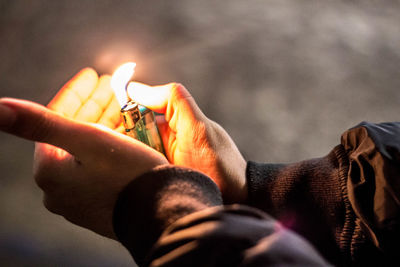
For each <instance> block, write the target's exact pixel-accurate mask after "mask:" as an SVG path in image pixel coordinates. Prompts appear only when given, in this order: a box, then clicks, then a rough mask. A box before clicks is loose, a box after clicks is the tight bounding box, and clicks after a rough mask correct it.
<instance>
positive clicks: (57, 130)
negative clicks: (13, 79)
mask: <svg viewBox="0 0 400 267" xmlns="http://www.w3.org/2000/svg"><path fill="white" fill-rule="evenodd" d="M0 114H1V115H0V128H1V130H2V131H4V132H8V133H11V134H14V135H16V136H19V137H22V138H25V139H28V140H32V141H37V142H43V143H47V144H51V145H54V146H57V147H59V148H62V149H64V150H66V151H68V152H69V153H71V154H73V155H78V157H79V155H80V154H85V153H84V150H85V148H84V146H83V145H82V144H85V143H87V142H91V140H90V138H92V136H91V137H90V138H89V137H88V136H87V135H85V134H84V130H85V129H86V128H85V127H86V125H85V124H82V123H78V122H75V121H73V120H71V119H68V118H66V117H63V116H61V115H59V114H58V113H55V112H54V111H51V110H49V109H47V108H45V107H44V106H41V105H39V104H36V103H33V102H30V101H25V100H18V99H11V98H3V99H0Z"/></svg>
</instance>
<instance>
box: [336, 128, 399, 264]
mask: <svg viewBox="0 0 400 267" xmlns="http://www.w3.org/2000/svg"><path fill="white" fill-rule="evenodd" d="M342 144H343V146H344V149H345V150H346V151H347V154H348V155H349V175H348V180H347V188H348V196H349V200H350V203H351V206H352V208H353V210H354V212H355V214H356V215H357V219H356V225H357V226H358V227H359V228H360V230H359V231H360V232H362V234H364V235H365V236H367V238H368V239H369V240H370V241H371V242H373V244H374V245H375V246H376V247H378V248H380V249H381V250H382V251H383V252H384V255H385V257H386V258H389V259H390V260H391V261H393V262H394V261H397V264H398V265H400V260H399V257H398V251H399V249H398V240H400V123H381V124H371V123H367V122H363V123H361V124H359V125H358V126H356V127H355V128H353V129H351V130H349V131H347V132H346V133H344V134H343V135H342ZM362 245H363V244H362V243H360V244H358V243H357V244H355V245H354V246H353V251H352V253H353V256H354V257H355V258H356V259H357V258H361V257H363V253H362V251H360V248H362Z"/></svg>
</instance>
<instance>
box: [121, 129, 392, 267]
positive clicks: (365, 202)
mask: <svg viewBox="0 0 400 267" xmlns="http://www.w3.org/2000/svg"><path fill="white" fill-rule="evenodd" d="M399 168H400V123H384V124H370V123H365V122H364V123H361V124H360V125H358V126H356V127H354V128H352V129H350V130H348V131H346V132H345V133H344V134H343V135H342V141H341V144H340V145H338V146H336V147H335V148H334V149H333V150H332V151H331V152H330V153H329V154H328V155H327V156H325V157H322V158H317V159H312V160H307V161H302V162H299V163H294V164H261V163H255V162H248V165H247V170H246V175H247V180H248V189H249V197H248V200H247V205H249V206H252V207H254V208H249V207H246V206H243V205H241V206H238V205H235V206H222V199H221V194H220V192H219V191H218V188H217V186H216V185H215V184H214V183H213V182H212V181H211V179H210V178H208V177H207V176H204V175H203V174H201V173H198V172H195V171H190V170H188V169H181V168H176V167H170V168H165V169H159V170H156V171H153V172H150V173H147V174H145V175H143V176H141V177H139V178H137V179H135V180H134V181H132V183H131V184H130V185H129V186H127V187H126V188H125V190H124V191H123V192H122V193H121V194H120V196H119V199H118V201H117V204H116V207H115V210H114V229H115V232H116V235H117V237H118V238H119V240H120V241H121V242H122V244H123V245H124V246H125V247H127V248H128V250H129V251H130V252H131V254H132V255H133V256H134V258H135V260H137V262H138V263H139V264H142V265H150V266H274V265H290V266H294V265H299V266H314V265H327V263H326V262H324V260H323V259H322V258H321V257H320V256H319V254H318V253H317V252H316V251H315V250H314V249H313V247H311V246H310V245H308V244H307V242H306V241H305V240H303V239H302V238H300V237H299V236H297V235H296V234H294V233H293V232H291V231H290V230H287V229H292V230H293V231H295V232H297V233H298V234H300V235H301V236H303V237H304V238H306V239H307V240H308V241H310V242H311V243H312V244H313V245H314V247H315V248H316V249H317V250H318V251H319V253H321V254H322V256H323V257H325V258H326V259H327V260H328V261H329V262H331V263H333V264H335V265H341V266H353V265H354V266H400V262H399V260H398V259H399V257H398V256H397V255H396V252H397V244H398V240H399V237H400V235H399V233H400V226H399V219H400V218H399V216H400V215H399V214H400V209H399V203H400V201H399V192H400V191H399V190H400V188H399V187H400V185H399V178H400V177H399V176H400V169H399ZM214 206H217V207H214ZM255 208H257V209H259V210H257V209H255ZM262 211H264V212H266V213H268V214H270V215H272V216H273V217H275V218H276V219H278V220H279V221H280V223H281V224H282V225H283V226H284V227H282V226H281V224H279V223H277V222H276V221H275V220H274V219H272V218H271V217H269V216H267V215H265V214H264V213H263V212H262ZM396 256H397V257H396Z"/></svg>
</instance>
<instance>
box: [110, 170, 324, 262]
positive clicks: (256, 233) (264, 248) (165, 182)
mask: <svg viewBox="0 0 400 267" xmlns="http://www.w3.org/2000/svg"><path fill="white" fill-rule="evenodd" d="M114 231H115V233H116V236H117V237H118V239H119V240H120V241H121V243H122V244H123V245H124V246H125V247H126V248H127V249H128V250H129V251H130V253H131V254H132V256H133V257H134V259H135V261H136V262H137V263H138V264H139V265H140V266H243V267H248V266H274V265H275V266H276V265H280V266H282V265H291V266H295V265H298V266H327V265H328V263H327V262H326V261H325V260H324V259H323V258H322V257H321V256H320V255H319V253H318V252H317V251H316V250H315V249H314V248H313V247H312V246H311V245H310V244H309V243H308V242H307V241H306V240H305V239H303V238H302V237H300V236H298V235H296V234H295V233H294V232H292V231H290V230H288V229H286V228H284V227H282V226H281V225H280V224H279V223H278V222H276V221H275V220H274V219H272V218H271V217H269V216H268V215H266V214H265V213H263V212H262V211H259V210H257V209H254V208H249V207H246V206H241V205H233V206H223V205H222V199H221V194H220V192H219V190H218V188H217V186H216V185H215V184H214V183H213V182H212V181H211V179H209V178H208V177H207V176H204V175H203V174H201V173H198V172H194V171H191V170H188V169H182V168H176V167H172V168H171V167H168V168H163V169H158V170H155V171H152V172H150V173H147V174H144V175H142V176H141V177H138V178H137V179H135V180H134V181H132V182H131V183H130V184H129V185H128V186H127V187H126V188H125V189H124V191H123V192H121V194H120V195H119V198H118V201H117V203H116V206H115V209H114Z"/></svg>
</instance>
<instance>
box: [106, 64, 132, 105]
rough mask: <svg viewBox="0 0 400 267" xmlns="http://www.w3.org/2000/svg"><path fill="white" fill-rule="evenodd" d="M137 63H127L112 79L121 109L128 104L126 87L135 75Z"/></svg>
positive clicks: (119, 68) (112, 85)
mask: <svg viewBox="0 0 400 267" xmlns="http://www.w3.org/2000/svg"><path fill="white" fill-rule="evenodd" d="M135 67H136V63H134V62H127V63H125V64H122V65H121V66H120V67H118V69H117V70H116V71H115V72H114V74H113V75H112V78H111V87H112V89H113V90H114V94H115V96H116V97H117V100H118V103H119V105H120V106H121V108H122V107H123V106H124V105H125V104H126V103H127V102H128V95H127V93H126V86H127V85H128V83H129V81H130V80H131V79H132V76H133V74H134V73H135Z"/></svg>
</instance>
